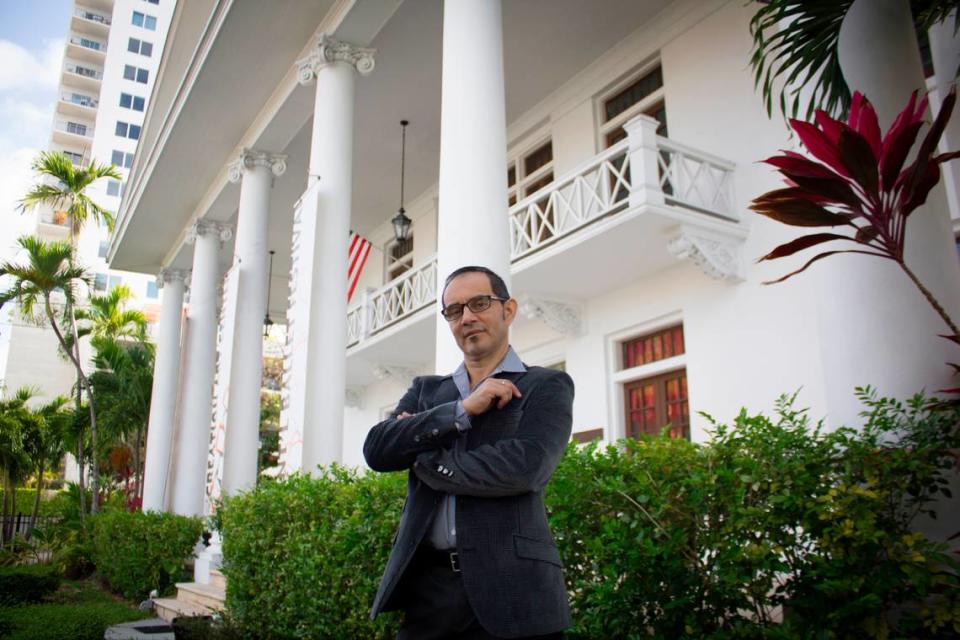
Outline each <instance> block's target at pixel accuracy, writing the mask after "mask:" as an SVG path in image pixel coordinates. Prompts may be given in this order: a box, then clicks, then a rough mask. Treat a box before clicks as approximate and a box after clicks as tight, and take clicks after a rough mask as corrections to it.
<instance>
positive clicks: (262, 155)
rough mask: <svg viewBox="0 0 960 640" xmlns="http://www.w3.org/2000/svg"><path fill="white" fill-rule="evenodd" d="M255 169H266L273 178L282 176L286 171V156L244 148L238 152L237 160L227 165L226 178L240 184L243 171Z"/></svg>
mask: <svg viewBox="0 0 960 640" xmlns="http://www.w3.org/2000/svg"><path fill="white" fill-rule="evenodd" d="M256 167H267V168H268V169H270V171H271V172H273V175H275V176H278V177H279V176H282V175H283V172H284V171H286V170H287V156H286V154H283V153H271V152H269V151H259V150H257V149H248V148H246V147H244V148H243V149H241V150H240V154H239V155H238V157H237V159H236V160H234V161H232V162H231V163H230V164H229V165H227V169H228V171H229V173H228V175H227V178H228V179H229V180H230V182H240V179H241V178H242V177H243V172H244V170H250V169H254V168H256Z"/></svg>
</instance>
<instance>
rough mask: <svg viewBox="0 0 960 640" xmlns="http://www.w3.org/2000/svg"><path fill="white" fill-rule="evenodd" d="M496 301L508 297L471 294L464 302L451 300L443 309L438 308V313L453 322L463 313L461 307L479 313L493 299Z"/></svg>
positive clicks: (505, 299) (501, 300)
mask: <svg viewBox="0 0 960 640" xmlns="http://www.w3.org/2000/svg"><path fill="white" fill-rule="evenodd" d="M494 300H496V301H497V302H506V301H507V300H509V298H498V297H497V296H486V295H484V296H473V297H472V298H470V299H469V300H467V301H466V302H453V303H451V304H448V305H447V306H445V307H444V308H443V309H441V310H440V313H441V314H442V315H443V317H444V318H446V319H447V321H448V322H453V321H454V320H456V319H457V318H459V317H460V316H462V315H463V308H464V307H467V308H468V309H470V311H472V312H474V313H480V312H481V311H486V310H487V309H489V308H490V305H491V304H493V301H494Z"/></svg>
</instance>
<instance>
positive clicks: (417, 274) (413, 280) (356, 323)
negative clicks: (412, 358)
mask: <svg viewBox="0 0 960 640" xmlns="http://www.w3.org/2000/svg"><path fill="white" fill-rule="evenodd" d="M362 296H363V297H362V299H361V301H360V304H358V305H356V306H354V307H352V308H351V309H349V310H348V311H347V346H351V345H354V344H356V343H357V342H359V341H360V340H361V339H364V338H368V337H370V336H373V335H376V334H377V333H379V332H381V331H383V330H384V329H386V328H388V327H390V326H392V325H394V324H396V323H397V322H399V321H401V320H403V319H404V318H407V317H409V316H411V315H413V314H414V313H416V312H417V311H419V310H420V309H423V308H424V307H425V306H427V305H429V304H430V303H432V302H433V301H434V300H436V299H437V259H436V257H432V258H430V259H429V260H427V261H426V262H424V263H423V264H422V265H420V266H418V267H416V268H414V269H411V270H409V271H407V272H406V273H404V274H403V275H401V276H400V277H398V278H394V279H393V280H391V281H390V282H388V283H387V284H386V285H384V286H382V287H380V288H379V289H375V290H372V291H364V292H363V294H362Z"/></svg>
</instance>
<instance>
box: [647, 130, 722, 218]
mask: <svg viewBox="0 0 960 640" xmlns="http://www.w3.org/2000/svg"><path fill="white" fill-rule="evenodd" d="M657 149H658V150H659V151H660V153H659V154H657V165H658V167H659V173H660V188H661V189H662V190H663V193H664V199H665V200H666V201H667V202H668V203H670V204H675V205H677V206H679V207H686V208H688V209H693V210H695V211H703V212H705V213H710V214H714V215H718V216H721V217H724V218H730V219H735V217H736V216H735V215H734V213H733V211H734V203H733V170H734V168H735V165H734V164H733V163H732V162H730V161H729V160H724V159H723V158H717V157H714V156H711V155H710V154H708V153H704V152H703V151H698V150H696V149H691V148H690V147H687V146H685V145H682V144H680V143H679V142H674V141H673V140H670V139H669V138H662V137H659V136H658V137H657Z"/></svg>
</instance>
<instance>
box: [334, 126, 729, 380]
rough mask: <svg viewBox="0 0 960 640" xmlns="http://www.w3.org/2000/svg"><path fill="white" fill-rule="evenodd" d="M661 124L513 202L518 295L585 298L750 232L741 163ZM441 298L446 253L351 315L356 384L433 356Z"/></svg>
mask: <svg viewBox="0 0 960 640" xmlns="http://www.w3.org/2000/svg"><path fill="white" fill-rule="evenodd" d="M652 124H653V125H654V126H653V128H648V129H647V138H646V139H645V140H643V139H641V138H640V134H639V133H635V134H633V135H632V136H631V137H630V138H628V139H626V140H623V141H621V142H620V143H618V144H616V145H614V146H613V147H611V148H609V149H607V150H605V151H603V152H602V153H600V154H598V155H596V156H594V157H593V158H591V159H590V160H588V161H587V162H585V163H584V164H583V165H581V166H580V167H579V168H577V169H575V170H574V171H571V172H570V173H568V174H566V175H564V176H561V177H560V178H559V179H557V180H554V181H553V182H552V183H550V184H549V185H547V186H546V187H544V188H543V189H541V190H539V191H537V192H536V193H533V194H531V195H530V196H529V197H527V198H525V199H524V200H522V201H520V202H518V203H517V204H516V205H514V206H513V207H510V209H509V212H508V215H509V216H510V249H511V262H512V265H513V267H512V280H513V289H514V291H515V292H516V293H519V294H526V295H532V296H535V297H548V298H549V297H555V298H558V299H563V300H570V299H571V298H572V299H581V300H586V299H589V298H591V297H593V296H596V295H599V294H601V293H603V292H605V291H610V290H613V289H615V288H618V287H621V286H624V285H626V284H628V283H629V282H631V281H634V280H636V279H638V278H641V277H643V276H645V275H650V274H653V273H656V272H657V271H659V270H662V269H664V268H666V267H669V266H671V265H674V264H677V263H678V258H679V257H694V256H688V255H686V254H684V253H683V251H682V250H681V249H679V248H678V247H681V248H685V249H686V250H687V253H688V254H689V253H691V251H692V250H691V249H690V248H689V247H690V243H691V242H695V241H700V240H703V239H704V238H707V239H709V240H708V241H709V242H718V243H721V244H724V243H727V244H724V246H730V245H729V243H733V244H736V243H737V242H738V241H739V240H740V239H742V238H743V237H744V235H745V231H744V230H743V229H742V228H741V227H740V225H739V224H738V222H737V221H738V219H739V215H738V214H737V212H736V210H735V208H734V194H733V175H734V170H735V166H734V164H733V163H732V162H729V161H727V160H724V159H723V158H718V157H716V156H712V155H710V154H708V153H704V152H701V151H699V150H697V149H694V148H691V147H687V146H685V145H682V144H679V143H677V142H675V141H673V140H670V139H668V138H664V137H661V136H656V135H653V134H652V132H653V131H655V123H652ZM645 177H646V179H645ZM684 243H686V244H684ZM698 264H699V262H698ZM701 266H702V267H703V268H704V270H707V267H708V266H710V265H707V266H703V265H701ZM726 266H730V268H731V269H732V268H733V267H732V266H731V265H726ZM716 271H717V273H712V274H711V275H714V276H715V277H734V275H735V274H733V273H720V270H719V269H717V270H716ZM436 296H437V265H436V259H435V258H431V259H430V260H428V261H425V262H424V263H423V264H421V265H419V266H417V267H416V268H414V269H412V270H411V271H408V272H407V273H405V274H403V275H402V276H400V277H399V278H397V279H395V280H393V281H391V282H388V283H387V284H386V285H384V286H383V287H381V288H379V289H375V290H369V291H366V292H363V293H362V296H361V300H360V301H359V302H357V303H355V304H354V305H352V306H351V307H350V309H349V310H348V311H347V345H348V346H347V363H348V364H347V375H348V382H349V384H355V385H362V384H368V383H369V382H371V381H372V378H370V375H371V374H370V372H371V371H372V370H373V369H374V367H375V366H376V364H377V363H383V362H389V363H392V364H396V365H401V366H409V367H413V368H415V367H416V365H417V364H423V363H424V362H429V361H430V360H432V350H433V333H434V331H435V326H436V308H434V305H435V302H436ZM426 351H429V353H425V352H426Z"/></svg>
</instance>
